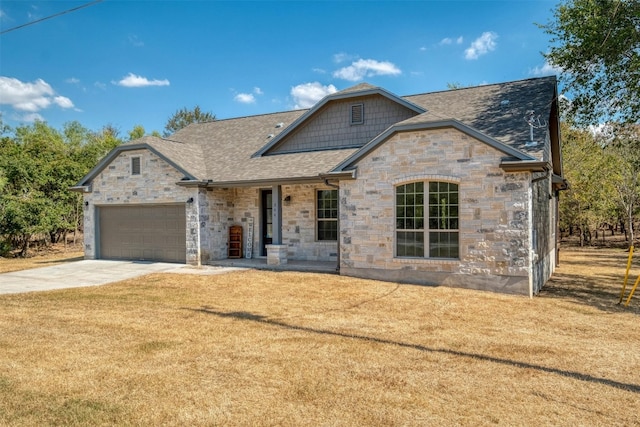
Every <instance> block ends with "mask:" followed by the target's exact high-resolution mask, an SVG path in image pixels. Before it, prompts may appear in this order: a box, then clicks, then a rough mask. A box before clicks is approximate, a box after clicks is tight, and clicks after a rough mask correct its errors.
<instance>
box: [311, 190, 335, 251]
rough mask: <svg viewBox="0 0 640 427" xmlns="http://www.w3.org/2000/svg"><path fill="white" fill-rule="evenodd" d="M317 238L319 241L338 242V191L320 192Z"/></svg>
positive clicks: (318, 194)
mask: <svg viewBox="0 0 640 427" xmlns="http://www.w3.org/2000/svg"><path fill="white" fill-rule="evenodd" d="M317 198H318V200H317V212H316V213H317V215H316V222H317V226H316V236H317V238H318V240H334V241H337V240H338V190H318V193H317Z"/></svg>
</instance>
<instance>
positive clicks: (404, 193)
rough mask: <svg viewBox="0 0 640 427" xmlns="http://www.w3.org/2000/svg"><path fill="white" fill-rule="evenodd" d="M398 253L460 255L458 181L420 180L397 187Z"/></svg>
mask: <svg viewBox="0 0 640 427" xmlns="http://www.w3.org/2000/svg"><path fill="white" fill-rule="evenodd" d="M425 190H426V191H425ZM396 256H397V257H412V258H458V257H459V239H458V184H456V183H452V182H442V181H431V182H423V181H418V182H411V183H408V184H403V185H398V186H397V187H396Z"/></svg>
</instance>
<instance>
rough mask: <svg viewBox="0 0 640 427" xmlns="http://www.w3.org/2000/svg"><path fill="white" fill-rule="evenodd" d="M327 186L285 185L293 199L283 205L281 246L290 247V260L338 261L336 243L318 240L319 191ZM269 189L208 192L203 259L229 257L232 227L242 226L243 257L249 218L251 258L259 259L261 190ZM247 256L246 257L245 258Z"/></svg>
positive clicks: (287, 192)
mask: <svg viewBox="0 0 640 427" xmlns="http://www.w3.org/2000/svg"><path fill="white" fill-rule="evenodd" d="M329 188H330V187H327V186H325V185H311V184H297V185H283V186H282V187H281V189H282V197H283V199H284V197H286V196H291V201H290V202H283V204H282V244H283V245H287V246H288V253H287V257H288V259H290V260H306V261H336V260H337V255H338V250H337V245H338V243H337V242H335V241H334V242H322V241H316V231H315V230H316V222H315V221H316V191H317V190H319V189H329ZM269 189H270V187H261V188H258V187H251V188H233V189H214V190H212V191H208V192H206V201H205V202H204V203H203V206H204V204H205V203H206V206H207V207H206V208H201V215H202V218H201V219H203V221H204V218H205V217H206V218H208V223H207V224H205V225H204V230H203V231H202V233H201V238H202V247H203V249H202V252H203V255H202V259H203V262H205V261H206V260H208V259H211V260H214V259H225V258H227V245H228V237H229V227H230V226H231V225H234V224H238V225H242V229H243V240H244V241H243V254H244V253H245V251H244V249H245V248H246V239H247V231H248V219H249V218H253V220H254V231H253V252H252V256H253V257H254V258H255V257H259V256H261V254H260V248H261V247H260V243H261V242H260V239H261V235H260V233H261V230H260V227H261V217H260V191H261V190H269ZM243 256H244V255H243Z"/></svg>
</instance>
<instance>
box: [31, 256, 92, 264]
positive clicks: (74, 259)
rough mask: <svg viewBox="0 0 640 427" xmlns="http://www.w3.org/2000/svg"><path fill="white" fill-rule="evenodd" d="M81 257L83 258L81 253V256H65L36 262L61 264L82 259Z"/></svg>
mask: <svg viewBox="0 0 640 427" xmlns="http://www.w3.org/2000/svg"><path fill="white" fill-rule="evenodd" d="M83 259H84V256H82V255H81V256H77V257H73V258H67V259H51V260H46V261H36V264H63V263H66V262H76V261H82V260H83Z"/></svg>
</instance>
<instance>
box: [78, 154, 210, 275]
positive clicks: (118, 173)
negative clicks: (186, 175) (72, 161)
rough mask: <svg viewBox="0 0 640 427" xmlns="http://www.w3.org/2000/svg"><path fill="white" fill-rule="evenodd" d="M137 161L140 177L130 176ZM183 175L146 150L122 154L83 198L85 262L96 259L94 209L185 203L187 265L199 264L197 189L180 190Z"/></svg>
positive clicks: (93, 182)
mask: <svg viewBox="0 0 640 427" xmlns="http://www.w3.org/2000/svg"><path fill="white" fill-rule="evenodd" d="M132 157H140V175H131V158H132ZM182 178H183V175H182V173H180V172H178V171H177V170H176V169H175V168H174V167H172V166H171V165H169V164H168V163H167V162H165V161H164V160H163V159H161V158H160V157H158V156H157V155H155V154H154V153H152V152H151V151H148V150H133V151H124V152H122V153H121V154H120V155H119V156H118V157H116V158H115V159H113V161H112V162H111V163H110V164H109V165H108V166H107V167H105V168H104V169H103V170H102V171H101V172H100V173H99V174H98V175H97V176H96V177H95V178H94V179H93V181H92V182H91V191H90V192H89V193H85V194H84V200H85V201H86V202H88V203H89V204H88V206H85V207H84V253H85V258H86V259H95V257H96V244H97V242H96V235H95V232H96V230H95V227H96V207H99V206H105V205H127V204H169V203H185V202H186V201H187V199H188V198H190V197H193V198H194V203H185V209H186V219H187V225H186V239H187V254H186V255H187V256H186V259H187V262H188V263H189V264H198V263H199V247H200V242H199V240H200V239H199V228H200V226H199V224H198V220H199V216H198V204H199V203H198V201H199V200H200V197H199V196H198V190H197V189H189V188H183V187H179V186H177V185H176V182H178V181H180V180H181V179H182Z"/></svg>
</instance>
